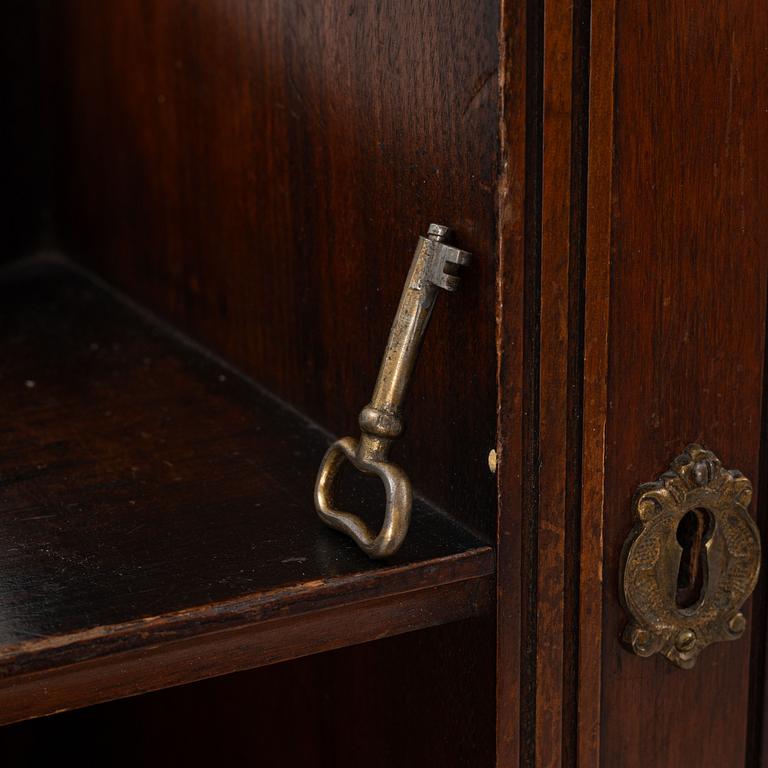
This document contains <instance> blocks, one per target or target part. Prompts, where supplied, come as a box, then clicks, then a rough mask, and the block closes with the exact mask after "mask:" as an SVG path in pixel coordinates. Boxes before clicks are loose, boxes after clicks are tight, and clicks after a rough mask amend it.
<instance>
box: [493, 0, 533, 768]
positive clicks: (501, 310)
mask: <svg viewBox="0 0 768 768" xmlns="http://www.w3.org/2000/svg"><path fill="white" fill-rule="evenodd" d="M527 12H528V10H527V7H526V4H525V3H518V2H508V1H507V0H503V2H502V3H501V29H500V35H499V38H500V40H499V42H500V73H499V90H500V125H499V137H500V142H501V150H502V156H501V160H500V176H499V189H498V238H497V240H498V243H497V245H498V254H499V255H498V272H497V279H496V290H497V294H496V306H497V310H496V311H497V320H496V329H497V331H496V332H497V338H496V346H497V371H498V373H497V376H498V385H497V386H498V420H497V439H496V452H497V476H498V523H497V535H496V585H497V605H496V619H497V625H496V718H495V721H496V764H497V765H498V766H505V768H507V766H509V768H516V766H518V765H519V764H520V762H519V758H520V744H521V732H520V723H521V715H522V714H523V713H524V712H525V711H526V710H527V709H528V707H527V706H526V704H525V702H524V701H522V700H521V695H520V694H521V688H520V685H521V680H522V672H523V670H522V664H521V661H522V659H521V653H520V652H521V648H522V643H521V640H522V637H521V629H522V627H521V623H522V622H521V610H522V607H523V590H522V587H523V579H522V557H521V555H522V552H523V546H524V543H523V530H522V520H523V514H522V511H523V508H524V506H525V502H526V494H527V489H526V485H525V474H526V470H527V466H526V459H527V454H526V451H525V447H524V441H523V430H524V427H525V425H526V423H527V421H526V418H525V412H526V410H527V408H528V405H529V400H530V394H531V393H530V390H529V388H528V387H527V382H528V377H527V376H524V369H523V360H524V358H525V355H526V352H527V347H526V345H525V343H524V338H525V328H526V321H527V318H528V312H527V304H526V298H527V296H528V283H527V274H526V270H525V268H524V260H525V259H524V254H525V251H526V227H525V222H526V216H525V215H524V211H525V200H526V194H527V192H528V179H529V176H528V175H527V174H526V167H527V163H528V154H529V153H528V140H529V138H530V137H531V136H532V135H534V132H533V131H529V129H528V122H527V114H528V110H527V107H528V93H529V90H528V77H527V68H528V59H529V56H530V51H529V46H528V16H527Z"/></svg>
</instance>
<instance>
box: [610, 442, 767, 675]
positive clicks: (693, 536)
mask: <svg viewBox="0 0 768 768" xmlns="http://www.w3.org/2000/svg"><path fill="white" fill-rule="evenodd" d="M751 498H752V484H751V483H750V482H749V480H747V478H746V477H744V476H743V475H742V474H741V473H740V472H738V471H736V470H727V469H723V468H722V465H721V463H720V460H719V459H718V458H717V456H715V454H714V453H712V452H711V451H708V450H706V449H704V448H702V447H701V446H700V445H689V446H688V448H687V449H686V451H685V453H683V454H682V455H680V456H678V457H677V458H676V459H675V460H674V461H673V462H672V465H671V467H670V470H669V471H668V472H665V473H664V474H663V475H662V476H661V477H660V478H659V479H658V481H656V482H653V483H646V484H645V485H641V486H640V487H639V488H638V490H637V493H636V495H635V499H634V514H635V518H636V521H637V522H636V525H635V528H634V530H633V531H632V533H631V534H630V537H629V538H628V540H627V542H626V544H625V546H624V552H623V564H622V568H621V589H620V594H621V595H622V598H623V602H624V606H625V608H626V609H627V611H628V612H629V614H630V615H631V618H632V620H631V622H630V624H629V625H628V626H627V627H626V629H625V632H624V640H625V642H626V643H627V644H628V645H629V646H630V647H631V649H632V650H633V651H634V652H635V653H636V654H638V655H639V656H651V655H653V654H654V653H661V654H663V655H664V656H666V657H667V658H668V659H669V660H670V661H672V662H673V663H675V664H677V666H679V667H682V668H684V669H690V668H691V667H692V666H693V665H694V664H695V663H696V657H697V656H698V655H699V653H701V651H702V650H703V649H704V648H706V647H707V646H708V645H710V644H711V643H714V642H717V641H720V640H735V639H737V638H739V637H741V635H742V634H743V633H744V629H745V627H746V619H745V618H744V615H743V614H742V613H740V611H739V608H741V606H742V605H743V603H744V601H745V600H746V599H747V598H748V597H749V595H750V594H751V593H752V590H753V589H754V588H755V585H756V584H757V577H758V573H759V570H760V534H759V532H758V530H757V526H756V525H755V523H754V521H753V520H752V518H751V517H750V515H749V513H748V512H747V506H748V505H749V502H750V500H751ZM686 516H688V518H687V520H686V521H684V523H683V526H682V528H681V521H683V519H684V518H685V517H686ZM688 523H690V525H688ZM686 526H688V530H686ZM681 539H682V542H681ZM694 581H695V582H696V584H695V585H694V584H693V582H694ZM691 587H695V589H693V590H692V591H691Z"/></svg>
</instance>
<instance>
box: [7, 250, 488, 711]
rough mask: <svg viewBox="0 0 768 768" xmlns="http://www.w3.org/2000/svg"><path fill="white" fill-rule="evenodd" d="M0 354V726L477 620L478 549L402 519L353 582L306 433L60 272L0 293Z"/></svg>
mask: <svg viewBox="0 0 768 768" xmlns="http://www.w3.org/2000/svg"><path fill="white" fill-rule="evenodd" d="M0 347H2V349H3V350H4V355H3V370H2V378H0V390H1V391H2V398H3V403H4V408H3V412H2V414H1V415H0V476H2V487H1V490H0V540H2V542H3V546H2V549H3V552H4V553H5V554H4V557H3V560H2V565H1V566H0V573H2V576H3V577H2V578H1V579H0V605H2V607H3V610H2V620H0V722H8V721H9V720H11V721H12V720H15V719H19V718H23V717H29V716H32V715H35V714H41V713H46V712H51V711H56V710H58V709H62V708H68V707H72V706H79V705H83V704H88V703H93V702H95V701H100V700H104V699H107V698H114V697H116V696H121V695H129V694H133V693H137V692H141V691H143V690H150V689H153V688H157V687H162V686H163V685H173V684H178V683H179V682H184V681H188V680H194V679H198V678H200V677H204V676H207V675H211V674H222V673H225V672H231V671H233V670H235V669H238V668H246V667H252V666H256V665H258V664H265V663H271V662H273V661H277V660H282V659H286V658H291V657H293V656H300V655H304V654H307V653H313V652H317V651H319V650H324V649H328V648H334V647H339V646H342V645H345V644H349V643H355V642H362V641H364V640H368V639H372V638H378V637H382V636H385V635H390V634H396V633H397V632H402V631H407V630H408V629H417V628H420V627H423V626H430V625H434V624H438V623H442V622H444V621H448V620H451V619H452V618H453V619H456V618H466V617H467V616H470V615H474V614H475V613H477V612H482V611H484V610H487V609H488V605H489V601H488V585H487V584H485V585H484V586H483V585H482V584H481V585H478V584H469V583H468V584H466V588H465V587H463V586H457V584H456V583H458V582H468V581H472V580H475V581H476V580H478V579H480V578H481V577H483V576H489V575H490V574H492V573H493V569H494V564H493V553H492V551H491V549H490V548H489V547H488V546H485V545H483V543H482V542H481V541H480V540H478V539H477V538H476V537H475V536H473V535H472V534H470V533H468V532H466V531H465V530H463V529H462V528H461V526H460V525H458V524H457V523H456V522H455V521H452V520H451V519H449V518H448V517H447V516H445V515H443V514H442V513H439V512H436V511H435V510H433V509H431V508H429V507H428V506H426V505H425V504H424V503H423V502H421V501H417V504H416V508H415V509H414V521H413V526H412V529H411V532H410V534H409V537H408V539H407V542H406V544H405V545H404V546H403V548H402V549H401V551H400V553H398V554H397V555H396V556H394V557H392V558H390V559H389V560H387V561H386V562H375V561H372V560H370V559H369V558H367V557H366V556H365V555H363V554H362V553H361V552H360V551H359V550H358V549H357V547H356V546H355V545H354V544H353V543H352V542H351V541H350V540H349V539H347V538H346V537H344V536H341V535H340V534H338V533H336V532H333V531H331V530H330V529H328V528H327V527H326V526H325V525H323V524H322V523H321V522H320V521H319V519H318V518H317V516H316V514H315V512H314V509H313V507H312V488H313V485H314V478H315V473H316V470H317V466H318V463H319V461H320V458H321V457H322V454H323V452H324V450H325V448H326V446H327V438H326V436H325V435H324V434H323V433H322V432H321V431H320V430H318V429H317V428H316V427H314V426H313V425H311V424H309V423H307V422H306V421H304V420H303V419H302V418H301V417H299V416H298V415H297V414H295V412H293V411H290V410H288V409H287V408H285V406H283V405H282V404H280V403H278V402H276V401H274V400H272V399H271V398H270V397H268V396H267V395H265V394H264V393H263V392H262V391H261V390H259V389H257V388H256V387H254V386H253V384H252V383H250V382H248V381H246V380H243V379H242V378H241V377H239V376H237V375H236V374H235V373H234V372H233V371H232V370H231V369H230V368H228V367H226V366H224V365H222V364H221V363H220V362H218V361H216V360H212V359H210V358H209V357H206V356H205V355H204V354H202V353H201V352H200V351H199V350H196V349H193V348H191V347H190V346H189V343H188V342H187V343H185V342H184V340H183V339H177V338H175V337H174V336H172V335H171V334H170V332H169V331H167V330H163V329H162V328H160V327H158V326H157V325H156V324H153V323H152V322H151V321H150V320H148V319H147V318H145V317H143V316H142V315H141V314H139V313H138V312H137V311H136V310H132V309H130V308H129V307H127V306H125V305H124V304H122V303H121V302H120V301H119V300H118V299H117V298H116V297H115V296H113V295H111V294H109V293H108V292H107V291H105V290H104V289H103V288H101V287H99V286H98V285H97V284H95V283H93V282H91V281H89V280H88V279H86V278H85V277H84V276H81V275H79V274H77V273H75V272H72V271H71V269H68V268H67V267H66V266H64V265H61V264H58V263H56V262H54V263H50V262H47V261H39V260H35V261H31V262H25V263H22V264H20V265H17V266H15V267H12V268H9V269H7V270H6V271H5V273H3V277H2V279H0ZM366 492H367V491H364V493H366ZM354 501H355V502H356V503H357V504H361V505H362V507H363V510H362V511H364V512H365V513H366V514H367V515H368V516H374V517H375V515H376V514H377V512H378V514H380V511H379V510H377V502H379V501H380V500H379V498H378V497H377V496H371V495H370V493H367V495H363V496H362V497H361V498H360V499H355V500H354ZM379 509H380V507H379ZM433 587H439V588H433ZM317 613H319V616H315V614H317ZM225 630H226V631H225ZM42 694H44V695H42Z"/></svg>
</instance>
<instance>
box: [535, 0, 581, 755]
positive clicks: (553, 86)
mask: <svg viewBox="0 0 768 768" xmlns="http://www.w3.org/2000/svg"><path fill="white" fill-rule="evenodd" d="M572 43H573V3H572V2H571V0H549V2H547V3H546V4H545V7H544V81H543V86H544V87H543V125H542V134H543V142H542V182H541V183H542V205H541V299H540V342H539V343H540V369H539V403H540V406H539V488H538V493H539V516H538V539H537V577H536V578H537V584H536V592H537V621H536V747H535V749H536V751H535V764H536V766H537V768H556V767H557V766H559V765H561V764H562V739H563V705H564V702H563V693H564V689H563V654H564V640H565V638H564V632H565V627H564V622H563V619H564V601H565V599H566V598H565V594H566V589H567V586H566V584H565V570H564V562H565V546H566V519H565V512H566V472H567V460H568V445H567V439H568V388H569V382H568V355H569V351H570V350H569V344H568V340H569V320H570V318H569V317H568V309H569V278H570V273H569V266H570V259H571V258H572V254H571V252H570V244H571V243H570V233H571V210H572V207H571V142H570V138H571V120H572V111H571V108H572V103H571V94H572V62H573V49H572Z"/></svg>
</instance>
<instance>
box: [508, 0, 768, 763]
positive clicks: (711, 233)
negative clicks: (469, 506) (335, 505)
mask: <svg viewBox="0 0 768 768" xmlns="http://www.w3.org/2000/svg"><path fill="white" fill-rule="evenodd" d="M527 12H528V16H527V19H526V23H525V33H520V35H521V36H522V37H524V38H525V39H526V40H527V46H528V48H527V49H528V51H529V54H528V55H527V57H526V58H525V59H524V61H525V64H526V65H527V75H526V81H525V82H526V88H527V96H526V103H527V105H528V106H527V110H526V131H527V138H526V145H527V147H528V150H527V152H526V155H525V162H526V165H527V167H526V175H527V177H528V178H529V179H530V178H531V176H533V177H534V179H538V180H539V181H540V184H539V186H538V187H537V186H536V184H537V183H538V182H529V185H528V188H527V194H528V195H529V196H532V199H531V200H528V202H527V203H526V217H525V222H526V225H525V226H526V234H525V237H524V238H523V239H524V245H523V248H522V251H523V252H524V257H523V258H524V261H525V264H526V285H527V286H528V289H527V290H528V293H527V295H526V300H525V309H524V312H523V314H524V317H523V319H522V321H521V322H522V327H523V332H522V334H521V335H522V336H523V338H525V339H527V344H526V346H525V347H524V352H523V358H524V359H523V365H522V368H523V370H525V371H528V372H529V373H526V374H525V375H524V376H523V377H521V380H520V383H521V386H522V392H523V394H522V399H523V408H522V413H523V414H524V416H523V418H524V424H523V432H524V438H523V445H524V449H523V452H522V459H521V463H520V466H521V467H522V473H521V474H522V475H523V477H524V478H525V477H526V473H528V475H527V477H528V479H527V480H525V479H524V480H523V491H522V492H520V496H519V499H520V500H521V505H520V508H521V510H522V512H521V517H520V530H521V535H522V544H521V564H522V566H521V571H520V573H521V582H520V583H521V587H520V588H521V595H522V599H521V605H522V612H521V627H520V633H519V635H515V637H516V638H518V640H519V643H520V659H521V662H520V666H519V676H520V690H521V692H523V694H524V695H523V696H521V702H523V703H522V705H521V706H522V707H523V708H525V707H526V706H528V707H529V709H528V710H527V712H526V711H523V712H522V713H521V720H520V750H519V755H520V764H521V765H536V766H554V765H561V764H564V765H578V766H581V767H582V768H587V766H589V768H592V767H593V766H603V767H604V768H635V767H638V768H639V767H640V766H653V768H680V767H681V766H693V765H695V766H698V767H699V768H720V767H725V766H727V767H728V768H732V767H733V768H735V767H736V766H745V765H748V766H756V765H758V764H760V742H761V730H762V712H763V693H762V684H763V683H762V681H763V674H764V656H765V633H764V629H765V608H764V603H765V597H764V589H763V588H761V587H758V591H757V593H756V597H755V598H754V599H753V600H752V601H751V603H747V605H746V607H745V613H746V615H747V618H748V625H747V630H746V632H745V634H744V635H743V636H742V637H741V638H740V639H739V640H738V641H736V642H721V643H717V644H714V645H711V646H710V647H708V648H706V649H705V650H704V651H703V652H702V653H701V655H700V657H699V659H698V661H697V663H696V666H695V667H694V668H693V669H690V670H683V669H679V668H677V667H675V666H674V665H672V664H671V663H670V662H669V661H668V660H666V659H665V658H663V657H662V656H660V655H658V654H657V655H654V656H652V657H650V658H640V657H639V656H636V655H634V654H633V653H631V652H630V651H628V650H627V648H626V647H625V646H624V645H623V644H622V642H621V640H620V637H621V634H622V631H623V629H624V626H625V625H626V623H627V620H628V616H627V614H626V612H625V611H624V610H623V608H622V606H621V603H620V599H619V570H620V562H621V552H622V547H623V545H624V542H625V539H626V538H627V536H628V534H629V533H630V530H631V528H632V525H633V519H632V497H633V494H634V492H635V489H636V488H637V486H638V485H640V484H641V483H644V482H648V481H653V480H655V479H656V478H658V476H659V475H660V474H661V473H662V472H663V471H664V470H666V469H667V468H668V466H669V464H670V462H671V461H672V460H673V459H674V458H675V457H676V456H677V455H678V454H680V453H681V452H682V451H683V449H685V447H686V446H687V445H688V444H689V443H701V444H703V445H705V446H707V447H708V448H710V449H712V450H713V451H715V452H716V453H717V454H718V456H719V457H720V458H721V459H722V461H723V464H724V466H726V467H729V468H730V467H733V468H737V469H739V470H741V471H742V472H743V473H744V474H745V475H746V476H747V477H749V478H750V479H751V480H752V482H753V484H754V486H755V489H756V491H757V493H756V494H755V497H754V499H753V501H752V505H751V507H750V511H751V513H752V514H753V515H755V516H757V517H758V518H759V521H760V523H761V524H763V525H764V522H765V521H764V517H765V513H764V508H765V493H764V479H763V478H761V473H760V468H761V463H764V461H765V456H764V449H763V448H762V444H763V443H764V441H763V440H762V435H763V433H764V429H763V421H764V416H763V402H764V394H763V379H764V362H765V354H764V336H765V333H764V329H765V323H766V275H767V273H768V215H767V214H766V209H765V203H766V200H767V199H768V175H767V174H766V167H767V166H766V161H767V160H768V157H767V156H766V155H767V150H768V93H767V92H766V83H768V51H767V50H766V46H765V40H766V39H768V9H767V8H766V6H765V4H764V3H757V2H753V0H735V2H730V3H715V2H702V3H696V4H689V3H662V2H656V1H655V0H652V1H651V2H643V3H640V2H635V3H632V2H628V3H613V2H605V3H602V2H601V3H597V2H593V3H591V4H590V3H579V2H576V3H573V4H571V3H558V2H547V3H545V4H544V7H543V10H542V9H537V8H532V6H531V5H530V4H529V6H528V8H527ZM515 28H516V29H519V27H515ZM531 50H534V51H535V52H534V53H533V54H531V53H530V51H531ZM511 55H513V54H511ZM508 103H509V102H508ZM511 248H512V246H511V245H510V250H511ZM512 312H513V311H512V310H509V311H508V314H507V315H506V319H507V329H513V328H515V327H516V326H515V325H514V322H515V320H514V315H513V314H512ZM505 370H506V371H507V373H508V375H509V376H510V377H512V374H510V373H509V371H510V369H509V368H504V366H503V365H502V371H505ZM526 377H527V378H526ZM507 402H508V403H511V402H512V400H511V399H509V400H508V401H507ZM761 451H762V453H761ZM526 456H527V459H526V458H525V457H526ZM761 456H762V459H761ZM531 473H533V474H531ZM501 482H502V489H505V488H506V489H507V490H509V489H511V488H512V487H513V486H512V473H511V470H509V468H506V469H503V470H502V479H501ZM526 484H527V488H528V490H527V491H526V490H525V488H526ZM510 494H511V491H510ZM503 497H504V493H502V498H503ZM515 498H518V497H515ZM503 512H504V507H503V508H502V513H503ZM510 514H511V513H510ZM500 568H503V566H500ZM502 626H503V625H502ZM526 694H533V696H527V695H526ZM526 702H527V705H526Z"/></svg>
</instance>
